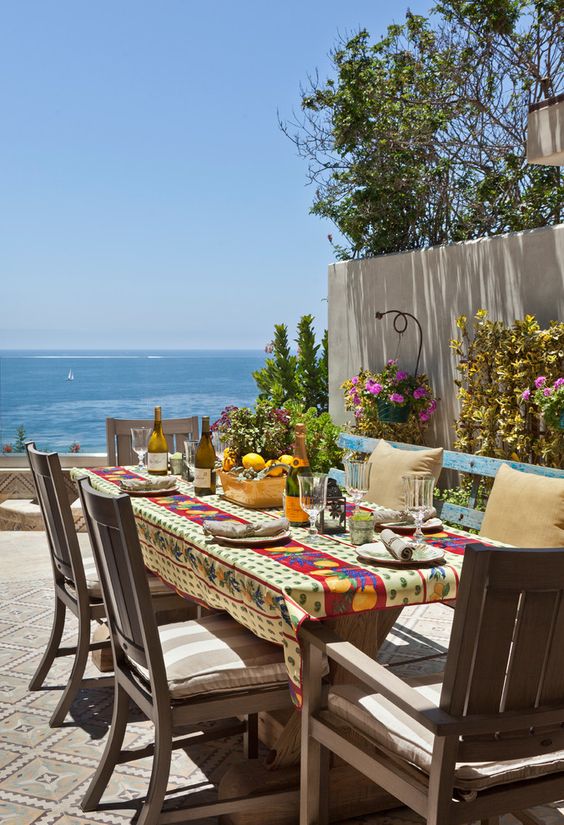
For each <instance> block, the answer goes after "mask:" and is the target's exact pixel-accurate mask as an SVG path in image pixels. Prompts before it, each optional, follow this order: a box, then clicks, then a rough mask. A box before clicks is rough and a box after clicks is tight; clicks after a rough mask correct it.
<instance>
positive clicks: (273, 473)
mask: <svg viewBox="0 0 564 825" xmlns="http://www.w3.org/2000/svg"><path fill="white" fill-rule="evenodd" d="M280 463H281V462H280V461H275V459H274V458H271V459H270V461H267V462H266V464H265V465H264V466H265V469H266V470H268V468H269V467H272V466H273V465H274V464H280ZM283 472H284V468H283V467H277V468H276V469H275V470H271V471H270V472H269V473H268V475H269V476H270V478H276V477H277V476H281V475H282V473H283Z"/></svg>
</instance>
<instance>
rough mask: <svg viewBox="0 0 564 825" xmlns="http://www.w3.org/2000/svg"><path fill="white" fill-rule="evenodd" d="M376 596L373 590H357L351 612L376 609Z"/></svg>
mask: <svg viewBox="0 0 564 825" xmlns="http://www.w3.org/2000/svg"><path fill="white" fill-rule="evenodd" d="M377 601H378V596H377V595H376V591H375V590H359V591H358V592H357V593H355V594H354V596H353V600H352V607H353V610H357V611H360V610H372V608H373V607H376V602H377Z"/></svg>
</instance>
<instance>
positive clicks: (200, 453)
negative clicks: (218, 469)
mask: <svg viewBox="0 0 564 825" xmlns="http://www.w3.org/2000/svg"><path fill="white" fill-rule="evenodd" d="M215 462H216V455H215V450H214V446H213V442H212V439H211V434H210V419H209V416H208V415H203V416H202V437H201V438H200V443H199V444H198V446H197V448H196V456H195V458H194V493H195V494H196V495H197V496H213V495H215V487H216V473H215Z"/></svg>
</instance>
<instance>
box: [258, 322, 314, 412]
mask: <svg viewBox="0 0 564 825" xmlns="http://www.w3.org/2000/svg"><path fill="white" fill-rule="evenodd" d="M314 320H315V319H314V317H313V315H302V317H301V318H300V320H299V322H298V329H297V337H296V339H295V340H296V344H297V353H298V354H297V355H293V354H292V353H291V349H290V343H289V340H288V327H287V326H286V324H276V325H275V327H274V339H273V341H272V358H267V359H266V363H265V365H264V367H263V368H262V369H260V370H256V371H255V372H254V373H253V378H254V379H255V381H256V383H257V387H258V389H259V398H260V399H263V400H268V401H272V402H273V403H274V404H275V405H276V406H279V407H282V406H284V405H285V404H286V403H287V402H288V401H297V402H298V403H299V404H300V405H301V406H302V407H303V408H304V409H306V410H307V409H310V408H312V407H313V408H314V409H316V410H318V412H324V411H326V410H327V409H328V406H329V390H328V360H327V348H328V337H327V331H325V333H324V335H323V338H322V341H321V345H320V344H318V343H317V342H316V338H315V330H314V328H313V322H314ZM320 350H321V352H320Z"/></svg>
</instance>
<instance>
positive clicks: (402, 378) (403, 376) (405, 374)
mask: <svg viewBox="0 0 564 825" xmlns="http://www.w3.org/2000/svg"><path fill="white" fill-rule="evenodd" d="M408 375H409V373H408V372H404V371H403V370H398V371H397V372H396V384H399V382H400V381H405V379H406V378H407V377H408Z"/></svg>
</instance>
